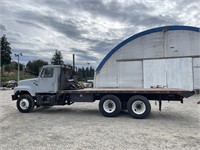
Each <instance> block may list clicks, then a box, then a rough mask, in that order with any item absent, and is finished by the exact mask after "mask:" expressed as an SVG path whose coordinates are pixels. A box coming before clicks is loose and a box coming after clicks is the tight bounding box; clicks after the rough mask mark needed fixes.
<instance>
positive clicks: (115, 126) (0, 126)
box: [0, 90, 200, 150]
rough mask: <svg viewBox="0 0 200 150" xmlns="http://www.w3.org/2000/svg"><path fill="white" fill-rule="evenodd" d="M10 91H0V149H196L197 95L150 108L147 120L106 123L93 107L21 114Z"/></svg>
mask: <svg viewBox="0 0 200 150" xmlns="http://www.w3.org/2000/svg"><path fill="white" fill-rule="evenodd" d="M11 94H12V90H1V91H0V149H3V150H4V149H5V150H8V149H15V150H22V149H30V150H31V149H38V150H42V149H45V150H46V149H60V150H61V149H106V150H107V149H120V150H124V149H141V150H146V149H152V150H161V149H175V150H177V149H179V150H184V149H188V150H197V149H198V147H199V145H200V104H197V102H198V101H200V95H195V96H193V97H191V98H189V99H185V100H184V104H180V103H179V102H170V103H168V102H164V103H163V109H162V112H159V110H158V106H155V104H154V102H152V103H151V104H152V112H151V115H150V117H148V118H147V119H143V120H138V119H133V118H131V117H130V116H129V115H128V114H127V113H126V112H122V113H121V114H120V115H119V116H118V117H115V118H106V117H103V116H102V115H101V114H100V113H99V111H98V102H95V103H76V104H73V105H71V106H58V107H57V106H56V107H52V108H48V109H47V108H38V109H35V110H34V111H33V112H32V113H27V114H22V113H20V112H18V110H17V108H16V102H15V101H11V97H10V96H11Z"/></svg>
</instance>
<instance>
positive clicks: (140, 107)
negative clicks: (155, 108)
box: [127, 95, 151, 119]
mask: <svg viewBox="0 0 200 150" xmlns="http://www.w3.org/2000/svg"><path fill="white" fill-rule="evenodd" d="M127 108H128V112H129V114H130V115H131V116H132V117H134V118H137V119H144V118H146V117H148V116H149V114H150V112H151V105H150V103H149V100H148V99H147V98H146V97H144V96H140V95H138V96H132V97H131V98H130V99H129V100H128V103H127Z"/></svg>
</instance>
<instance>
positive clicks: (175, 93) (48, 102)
mask: <svg viewBox="0 0 200 150" xmlns="http://www.w3.org/2000/svg"><path fill="white" fill-rule="evenodd" d="M193 94H194V91H188V90H182V89H170V88H148V89H147V88H146V89H144V88H142V89H129V88H91V89H90V88H87V89H84V88H83V86H81V85H80V84H79V83H78V82H77V81H76V80H75V79H74V76H73V67H71V66H69V65H47V66H43V68H42V69H41V72H40V74H39V76H38V78H34V79H27V80H21V81H20V82H19V84H18V86H17V87H15V88H14V94H13V95H12V100H17V108H18V110H19V111H20V112H22V113H28V112H31V111H32V110H33V109H34V108H35V106H36V107H40V106H53V105H71V104H73V103H74V102H94V101H96V100H99V111H100V112H101V113H102V114H103V115H104V116H107V117H114V116H117V115H118V114H119V113H120V112H121V110H128V112H129V114H130V115H131V116H132V117H134V118H140V119H142V118H146V117H148V115H149V114H150V112H151V105H150V102H149V101H150V100H156V101H158V102H159V109H160V110H161V104H162V101H180V102H181V103H183V98H187V97H190V96H192V95H193Z"/></svg>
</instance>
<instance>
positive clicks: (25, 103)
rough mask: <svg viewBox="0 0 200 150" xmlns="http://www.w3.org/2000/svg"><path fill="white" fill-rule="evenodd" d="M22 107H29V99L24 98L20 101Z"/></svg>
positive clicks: (24, 108)
mask: <svg viewBox="0 0 200 150" xmlns="http://www.w3.org/2000/svg"><path fill="white" fill-rule="evenodd" d="M19 106H20V107H21V109H23V110H26V109H27V108H28V107H29V101H28V100H27V99H22V100H21V101H20V103H19Z"/></svg>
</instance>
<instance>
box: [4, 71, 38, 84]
mask: <svg viewBox="0 0 200 150" xmlns="http://www.w3.org/2000/svg"><path fill="white" fill-rule="evenodd" d="M30 78H36V76H34V75H32V74H30V73H28V72H22V71H21V72H20V80H23V79H30ZM9 80H16V81H17V72H10V73H8V72H4V73H3V74H2V75H1V81H2V82H6V81H9Z"/></svg>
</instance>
